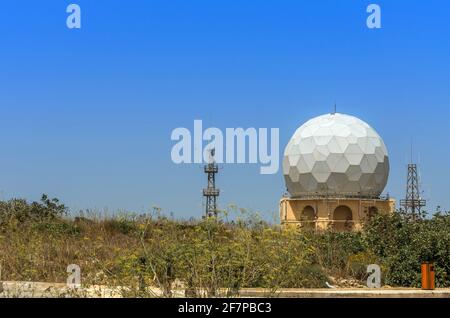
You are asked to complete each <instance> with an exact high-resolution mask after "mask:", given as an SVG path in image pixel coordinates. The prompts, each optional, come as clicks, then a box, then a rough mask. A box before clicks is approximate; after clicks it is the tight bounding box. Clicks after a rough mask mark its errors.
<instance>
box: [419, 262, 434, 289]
mask: <svg viewBox="0 0 450 318" xmlns="http://www.w3.org/2000/svg"><path fill="white" fill-rule="evenodd" d="M434 280H435V277H434V264H433V263H429V262H426V263H422V289H425V290H433V289H434V288H435V287H434Z"/></svg>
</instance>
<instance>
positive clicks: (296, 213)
mask: <svg viewBox="0 0 450 318" xmlns="http://www.w3.org/2000/svg"><path fill="white" fill-rule="evenodd" d="M394 210H395V200H394V199H392V198H374V199H367V198H344V197H343V198H340V197H334V198H331V197H327V198H323V197H308V198H282V199H281V200H280V220H281V225H282V226H294V227H298V228H301V229H313V230H335V231H339V232H342V231H359V230H361V229H362V226H363V224H364V222H365V221H366V220H368V219H370V218H371V217H372V216H374V215H376V214H378V213H393V212H394Z"/></svg>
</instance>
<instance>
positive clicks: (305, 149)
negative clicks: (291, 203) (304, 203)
mask: <svg viewBox="0 0 450 318" xmlns="http://www.w3.org/2000/svg"><path fill="white" fill-rule="evenodd" d="M283 175H284V178H285V181H286V186H287V189H288V191H289V193H290V194H291V196H292V197H302V196H340V197H354V196H357V197H379V196H380V194H381V192H383V190H384V188H385V186H386V183H387V179H388V175H389V158H388V153H387V149H386V146H385V144H384V142H383V140H382V139H381V137H380V136H379V135H378V134H377V132H376V131H375V130H374V129H373V128H372V127H370V126H369V125H368V124H366V123H365V122H363V121H362V120H360V119H358V118H356V117H353V116H349V115H344V114H338V113H336V114H326V115H322V116H319V117H316V118H313V119H311V120H309V121H307V122H306V123H305V124H304V125H302V126H301V127H300V128H298V129H297V131H296V132H295V133H294V136H293V137H292V138H291V140H290V141H289V143H288V145H287V146H286V149H285V151H284V158H283Z"/></svg>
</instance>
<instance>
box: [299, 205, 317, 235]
mask: <svg viewBox="0 0 450 318" xmlns="http://www.w3.org/2000/svg"><path fill="white" fill-rule="evenodd" d="M315 220H316V212H315V211H314V208H313V207H312V206H310V205H308V206H306V207H305V208H304V209H303V211H302V215H301V221H302V226H303V227H305V228H308V229H314V228H315V227H316V226H315Z"/></svg>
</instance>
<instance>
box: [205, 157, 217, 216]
mask: <svg viewBox="0 0 450 318" xmlns="http://www.w3.org/2000/svg"><path fill="white" fill-rule="evenodd" d="M214 155H215V149H211V150H210V151H209V162H208V164H206V165H205V173H206V174H207V175H208V187H207V188H205V189H203V196H204V197H206V217H211V216H217V197H218V196H219V189H216V173H218V172H219V167H218V166H217V164H216V161H215V159H214Z"/></svg>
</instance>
